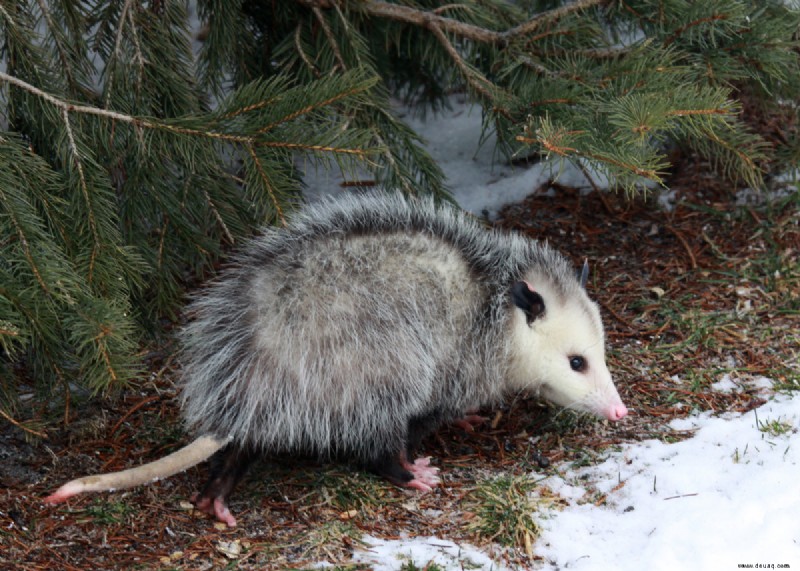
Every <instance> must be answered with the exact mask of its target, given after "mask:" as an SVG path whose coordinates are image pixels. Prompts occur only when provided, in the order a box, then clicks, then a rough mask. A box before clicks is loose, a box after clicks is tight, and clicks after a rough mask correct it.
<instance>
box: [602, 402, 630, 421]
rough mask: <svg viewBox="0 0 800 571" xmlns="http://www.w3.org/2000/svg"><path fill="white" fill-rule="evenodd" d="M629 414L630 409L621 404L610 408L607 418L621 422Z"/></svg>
mask: <svg viewBox="0 0 800 571" xmlns="http://www.w3.org/2000/svg"><path fill="white" fill-rule="evenodd" d="M627 414H628V407H626V406H625V405H624V404H622V403H620V404H617V405H614V406H612V407H611V408H609V409H608V411H607V412H606V417H607V418H608V420H621V419H623V418H624V417H625V415H627Z"/></svg>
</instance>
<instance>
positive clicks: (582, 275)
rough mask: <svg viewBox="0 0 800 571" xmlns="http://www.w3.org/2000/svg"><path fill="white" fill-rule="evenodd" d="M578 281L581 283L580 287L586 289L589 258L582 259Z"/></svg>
mask: <svg viewBox="0 0 800 571" xmlns="http://www.w3.org/2000/svg"><path fill="white" fill-rule="evenodd" d="M578 279H579V280H580V282H581V287H582V288H585V287H586V282H587V281H589V258H584V260H583V267H582V268H581V273H580V274H579V275H578Z"/></svg>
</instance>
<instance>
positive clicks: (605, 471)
mask: <svg viewBox="0 0 800 571" xmlns="http://www.w3.org/2000/svg"><path fill="white" fill-rule="evenodd" d="M799 408H800V407H798V402H797V398H794V399H792V398H790V397H788V396H784V395H781V396H777V397H776V398H775V399H774V400H773V401H770V402H769V403H767V404H765V405H764V406H762V407H761V408H759V409H756V410H755V411H750V412H748V413H746V414H743V415H738V414H732V413H728V414H723V415H721V416H712V415H711V414H710V413H702V414H699V415H695V416H692V417H689V418H686V419H681V420H678V421H674V422H673V423H671V427H672V428H673V429H676V430H690V431H694V435H693V436H692V437H691V438H690V439H688V440H685V441H682V442H678V443H675V444H666V443H664V442H661V441H657V440H649V441H645V442H641V443H636V444H631V445H626V446H624V447H623V448H622V450H621V451H620V452H618V453H614V454H612V456H611V457H610V458H609V459H608V460H606V461H605V462H604V463H602V464H600V465H599V466H593V467H589V468H583V469H580V470H577V471H570V470H568V471H567V472H566V473H565V474H564V476H563V477H561V478H556V480H557V481H556V482H553V483H551V484H550V485H551V486H552V487H553V488H554V489H556V490H557V489H558V487H559V482H558V480H559V479H560V480H562V485H563V483H571V484H570V485H573V486H574V485H576V484H575V483H576V482H577V483H579V485H580V486H585V489H587V492H588V489H589V487H590V486H591V487H592V488H594V490H596V491H597V492H599V493H601V494H606V505H604V506H596V505H595V503H594V502H593V501H591V500H592V499H595V498H594V496H589V495H588V494H587V495H586V496H585V497H584V498H583V502H581V501H578V502H574V501H573V502H570V506H569V507H568V508H566V509H565V510H563V511H561V512H558V513H553V514H551V517H550V519H545V520H543V521H542V522H541V523H542V526H543V527H544V528H545V530H546V531H545V532H544V533H543V535H542V536H541V537H540V538H539V540H538V541H537V543H536V546H535V551H536V553H537V555H540V556H542V557H544V558H545V560H546V563H545V564H543V566H542V569H553V570H555V569H562V568H568V569H571V570H572V569H575V570H582V569H587V570H588V569H611V568H613V569H631V570H633V569H678V568H680V569H736V568H738V567H737V566H738V564H740V563H741V564H749V563H752V564H757V563H760V564H774V565H775V566H776V568H777V566H778V565H779V564H787V563H788V564H791V565H792V568H795V569H796V568H798V566H800V524H799V523H798V522H800V520H799V519H798V514H800V486H798V483H797V482H798V475H800V433H799V432H798V428H800V412H798V409H799ZM772 421H778V422H779V423H781V424H783V425H784V426H785V427H787V430H788V431H787V433H785V434H770V433H768V432H763V431H762V430H761V428H763V427H764V426H765V425H767V424H769V423H771V422H772ZM544 485H548V481H545V483H544ZM587 500H588V501H587Z"/></svg>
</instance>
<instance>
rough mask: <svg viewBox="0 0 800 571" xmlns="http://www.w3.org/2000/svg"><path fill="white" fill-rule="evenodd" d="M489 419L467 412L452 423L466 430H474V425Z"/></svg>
mask: <svg viewBox="0 0 800 571" xmlns="http://www.w3.org/2000/svg"><path fill="white" fill-rule="evenodd" d="M487 420H489V419H488V418H486V417H485V416H481V415H479V414H469V413H467V415H466V416H464V417H463V418H459V419H458V420H456V421H454V422H453V424H454V425H456V426H457V427H459V428H460V429H462V430H464V431H466V432H475V427H476V426H478V425H480V424H483V423H484V422H486V421H487Z"/></svg>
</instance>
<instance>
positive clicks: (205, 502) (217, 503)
mask: <svg viewBox="0 0 800 571" xmlns="http://www.w3.org/2000/svg"><path fill="white" fill-rule="evenodd" d="M192 503H194V507H195V508H196V509H198V510H200V511H201V512H203V513H207V514H208V515H210V516H214V517H215V518H217V519H218V520H219V521H221V522H222V523H224V524H227V526H228V527H236V518H235V517H233V514H232V513H231V510H230V509H229V508H228V505H227V504H226V503H225V500H224V499H223V498H210V497H208V496H201V495H200V494H199V493H196V494H194V495H193V496H192Z"/></svg>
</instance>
